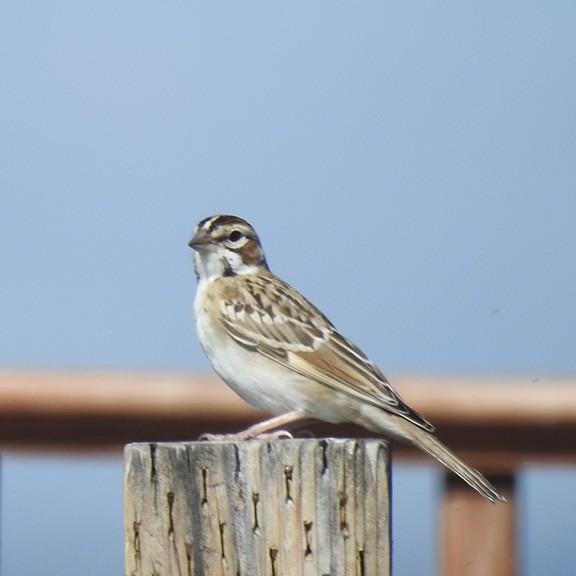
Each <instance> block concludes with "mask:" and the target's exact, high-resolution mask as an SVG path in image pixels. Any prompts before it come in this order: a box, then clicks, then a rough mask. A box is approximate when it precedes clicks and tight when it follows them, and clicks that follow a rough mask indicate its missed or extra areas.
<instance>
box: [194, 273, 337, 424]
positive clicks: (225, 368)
mask: <svg viewBox="0 0 576 576" xmlns="http://www.w3.org/2000/svg"><path fill="white" fill-rule="evenodd" d="M210 284H211V282H210V281H202V280H201V281H200V282H199V284H198V290H197V293H196V299H195V302H194V311H195V315H196V329H197V331H198V338H199V340H200V343H201V345H202V348H203V349H204V352H205V354H206V356H207V357H208V360H209V361H210V363H211V364H212V367H213V368H214V370H215V371H216V372H217V374H218V375H219V376H220V378H222V380H224V382H226V384H228V386H230V388H232V389H233V390H234V391H235V392H236V393H237V394H238V395H239V396H240V397H241V398H242V399H243V400H244V401H245V402H247V403H248V404H249V405H250V406H252V408H255V409H257V410H263V411H265V412H269V413H270V414H274V415H278V414H284V413H286V412H289V411H292V410H307V411H309V412H310V413H311V414H312V415H314V416H315V417H317V418H319V419H321V420H327V421H331V422H340V421H342V420H344V419H345V418H344V417H343V416H342V414H341V411H340V410H336V411H333V410H332V407H329V406H330V404H329V403H326V402H325V401H324V400H325V398H324V395H325V394H326V393H327V392H328V390H327V389H326V387H325V386H322V385H320V384H318V383H316V382H314V381H312V380H310V379H309V378H306V377H304V376H301V375H300V374H298V373H296V372H293V371H292V370H290V369H288V368H286V367H284V366H282V365H281V364H278V363H277V362H275V361H274V360H271V359H269V358H267V357H265V356H263V355H261V354H259V353H258V352H255V351H251V350H249V349H246V348H243V347H242V346H240V345H239V344H238V343H237V342H235V341H234V340H233V339H232V338H231V337H230V336H228V334H227V333H226V331H225V330H224V328H223V327H222V326H221V325H220V324H219V322H218V321H217V319H216V318H215V317H214V315H213V314H211V313H209V309H211V310H214V306H213V303H210V302H209V300H208V299H209V298H210ZM334 408H336V406H334Z"/></svg>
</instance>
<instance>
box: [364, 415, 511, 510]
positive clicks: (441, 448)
mask: <svg viewBox="0 0 576 576" xmlns="http://www.w3.org/2000/svg"><path fill="white" fill-rule="evenodd" d="M363 417H364V418H363V420H362V422H361V423H362V425H364V426H366V427H367V428H369V429H370V430H374V431H377V432H380V433H384V434H387V435H388V436H391V437H392V438H395V439H397V440H400V441H402V442H408V443H410V444H413V445H414V446H416V447H417V448H420V450H423V451H424V452H426V453H427V454H429V455H430V456H432V457H433V458H435V459H436V460H438V462H440V463H441V464H443V465H444V466H446V468H448V469H449V470H451V471H452V472H454V474H457V475H458V476H460V478H462V480H464V482H467V483H468V484H469V485H470V486H472V488H474V490H476V491H477V492H478V493H480V494H481V495H482V496H484V498H486V499H487V500H490V502H494V503H495V502H506V499H505V498H504V496H502V495H501V494H500V493H499V492H498V491H497V490H496V488H494V486H492V484H491V483H490V482H489V481H488V480H487V479H486V478H484V476H483V475H482V474H480V472H478V470H476V469H475V468H472V466H469V465H468V464H466V462H464V461H463V460H462V459H461V458H459V457H458V456H456V454H454V452H452V451H451V450H450V449H449V448H448V447H447V446H445V445H444V444H442V442H440V440H438V439H437V438H436V437H435V436H433V435H432V434H431V433H430V432H427V431H426V430H424V429H423V428H421V427H419V426H417V425H416V424H414V423H413V422H410V421H409V420H406V419H404V418H401V417H398V416H396V415H393V414H390V413H388V412H384V411H382V410H379V411H378V412H376V411H375V410H373V409H372V408H370V409H367V410H364V411H363Z"/></svg>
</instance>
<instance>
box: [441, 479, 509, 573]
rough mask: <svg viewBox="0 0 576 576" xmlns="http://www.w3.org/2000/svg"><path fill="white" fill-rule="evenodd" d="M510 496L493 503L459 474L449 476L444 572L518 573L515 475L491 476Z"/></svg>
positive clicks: (446, 500) (443, 506) (447, 481)
mask: <svg viewBox="0 0 576 576" xmlns="http://www.w3.org/2000/svg"><path fill="white" fill-rule="evenodd" d="M490 480H491V481H492V482H493V484H494V486H496V488H497V489H498V491H499V492H500V493H501V494H503V495H504V497H505V498H506V502H505V503H499V504H490V503H489V502H486V500H484V499H483V498H481V497H480V496H478V494H476V493H475V492H474V491H473V490H470V488H469V487H468V486H466V485H465V484H464V483H463V482H461V481H460V479H459V478H456V477H455V476H453V475H450V476H446V484H447V487H446V491H445V493H444V501H443V503H442V521H443V524H444V526H443V530H441V532H442V533H443V539H444V542H443V543H442V544H443V545H442V572H441V574H443V575H444V576H514V574H516V554H515V550H516V542H515V535H516V531H515V524H516V498H515V495H514V478H513V477H512V475H508V476H501V477H499V478H495V477H490Z"/></svg>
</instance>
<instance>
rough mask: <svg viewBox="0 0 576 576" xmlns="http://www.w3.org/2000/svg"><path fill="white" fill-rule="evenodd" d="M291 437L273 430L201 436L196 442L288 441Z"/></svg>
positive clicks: (284, 432)
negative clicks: (259, 432) (258, 432)
mask: <svg viewBox="0 0 576 576" xmlns="http://www.w3.org/2000/svg"><path fill="white" fill-rule="evenodd" d="M292 438H293V436H292V434H290V432H288V431H287V430H275V431H274V432H262V433H261V434H250V430H249V429H248V430H244V432H238V433H237V434H202V435H201V436H200V437H199V438H198V440H200V441H203V442H210V441H212V442H214V441H217V442H226V441H228V442H244V441H245V440H290V439H292Z"/></svg>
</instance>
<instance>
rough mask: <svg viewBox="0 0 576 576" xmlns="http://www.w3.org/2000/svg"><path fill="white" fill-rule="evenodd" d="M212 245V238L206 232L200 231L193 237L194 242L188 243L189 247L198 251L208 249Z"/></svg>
mask: <svg viewBox="0 0 576 576" xmlns="http://www.w3.org/2000/svg"><path fill="white" fill-rule="evenodd" d="M210 244H212V238H211V237H210V234H208V232H206V231H205V230H198V232H196V234H194V236H193V237H192V240H190V242H188V246H190V248H192V249H193V250H196V251H198V250H202V248H206V247H208V246H209V245H210Z"/></svg>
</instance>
